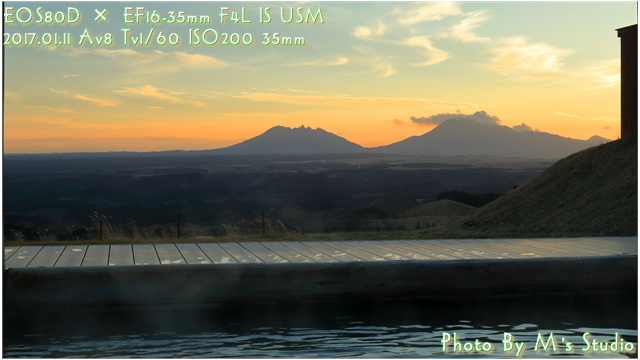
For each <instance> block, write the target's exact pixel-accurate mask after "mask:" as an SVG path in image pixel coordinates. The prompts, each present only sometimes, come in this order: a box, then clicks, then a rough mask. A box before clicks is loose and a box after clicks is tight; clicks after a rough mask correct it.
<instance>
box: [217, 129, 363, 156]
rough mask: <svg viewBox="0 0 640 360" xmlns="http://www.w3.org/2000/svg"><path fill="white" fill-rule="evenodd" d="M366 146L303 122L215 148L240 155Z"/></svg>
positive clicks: (326, 151) (339, 150) (319, 151)
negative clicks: (302, 123) (306, 125)
mask: <svg viewBox="0 0 640 360" xmlns="http://www.w3.org/2000/svg"><path fill="white" fill-rule="evenodd" d="M362 149H363V147H362V146H360V145H358V144H355V143H352V142H350V141H348V140H347V139H345V138H343V137H340V136H338V135H335V134H332V133H330V132H327V131H325V130H323V129H320V128H317V129H312V128H310V127H305V126H304V125H303V126H300V127H299V128H293V129H292V128H289V127H284V126H275V127H272V128H271V129H269V130H267V131H266V132H264V133H263V134H261V135H258V136H256V137H254V138H251V139H249V140H246V141H243V142H241V143H239V144H236V145H232V146H229V147H226V148H222V149H217V150H214V152H215V153H217V154H237V155H254V154H264V155H285V154H336V153H352V152H357V151H361V150H362Z"/></svg>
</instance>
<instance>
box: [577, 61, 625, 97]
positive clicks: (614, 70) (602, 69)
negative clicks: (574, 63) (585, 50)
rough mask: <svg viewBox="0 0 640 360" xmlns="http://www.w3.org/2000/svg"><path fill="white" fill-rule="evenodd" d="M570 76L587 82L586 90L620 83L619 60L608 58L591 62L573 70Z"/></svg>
mask: <svg viewBox="0 0 640 360" xmlns="http://www.w3.org/2000/svg"><path fill="white" fill-rule="evenodd" d="M570 75H571V78H572V79H575V80H576V81H579V82H582V83H585V84H588V85H589V87H588V88H587V90H596V89H603V88H609V87H613V86H618V85H620V60H619V59H610V60H602V61H595V62H591V63H589V64H587V65H585V66H583V67H581V68H579V69H578V70H576V71H575V72H572V73H571V74H570Z"/></svg>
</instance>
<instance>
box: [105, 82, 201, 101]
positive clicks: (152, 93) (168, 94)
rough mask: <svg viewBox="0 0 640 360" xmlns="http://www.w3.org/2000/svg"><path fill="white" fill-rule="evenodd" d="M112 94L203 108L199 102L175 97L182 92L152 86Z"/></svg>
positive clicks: (129, 88)
mask: <svg viewBox="0 0 640 360" xmlns="http://www.w3.org/2000/svg"><path fill="white" fill-rule="evenodd" d="M113 92H115V93H118V94H129V95H140V96H147V97H151V98H155V99H159V100H163V101H168V102H170V103H174V104H190V105H194V106H204V105H205V103H203V102H201V101H194V100H187V99H183V98H181V97H178V96H176V95H184V94H185V93H183V92H177V91H170V90H165V89H160V88H157V87H155V86H153V85H144V86H139V87H127V88H124V89H122V90H113Z"/></svg>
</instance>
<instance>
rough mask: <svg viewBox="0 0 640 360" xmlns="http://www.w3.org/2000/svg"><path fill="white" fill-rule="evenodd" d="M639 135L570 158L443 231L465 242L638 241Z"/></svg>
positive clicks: (442, 231) (442, 230) (441, 230)
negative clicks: (493, 239)
mask: <svg viewBox="0 0 640 360" xmlns="http://www.w3.org/2000/svg"><path fill="white" fill-rule="evenodd" d="M637 228H638V145H637V136H632V137H627V138H625V139H621V140H618V141H614V142H611V143H608V144H604V145H600V146H596V147H593V148H590V149H587V150H584V151H581V152H578V153H575V154H573V155H570V156H568V157H566V158H564V159H562V160H560V161H558V162H557V163H556V164H555V165H553V166H552V167H550V168H549V169H547V170H546V171H544V172H543V173H541V174H540V175H538V176H537V177H535V178H534V179H532V180H530V181H529V182H527V183H526V184H524V185H523V186H521V187H519V188H517V189H515V190H513V191H511V192H510V193H508V194H506V195H504V196H503V197H501V198H499V199H497V200H496V201H494V202H492V203H490V204H487V205H486V206H484V207H482V208H480V209H479V211H477V212H475V213H474V214H472V215H469V216H467V217H465V218H462V219H460V220H459V221H457V222H455V223H452V224H450V225H448V226H447V228H446V229H440V230H438V232H441V233H448V232H451V233H458V234H459V235H460V236H464V237H476V236H477V237H494V236H499V237H527V236H532V237H538V236H624V235H627V236H633V235H637V233H638V232H637Z"/></svg>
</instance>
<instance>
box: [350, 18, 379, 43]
mask: <svg viewBox="0 0 640 360" xmlns="http://www.w3.org/2000/svg"><path fill="white" fill-rule="evenodd" d="M386 31H387V26H386V25H385V24H383V23H382V21H378V26H377V27H375V28H374V27H370V26H357V27H356V28H355V29H353V31H352V32H351V35H353V36H354V37H356V38H358V39H371V38H373V37H378V36H381V35H383V34H384V33H385V32H386Z"/></svg>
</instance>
